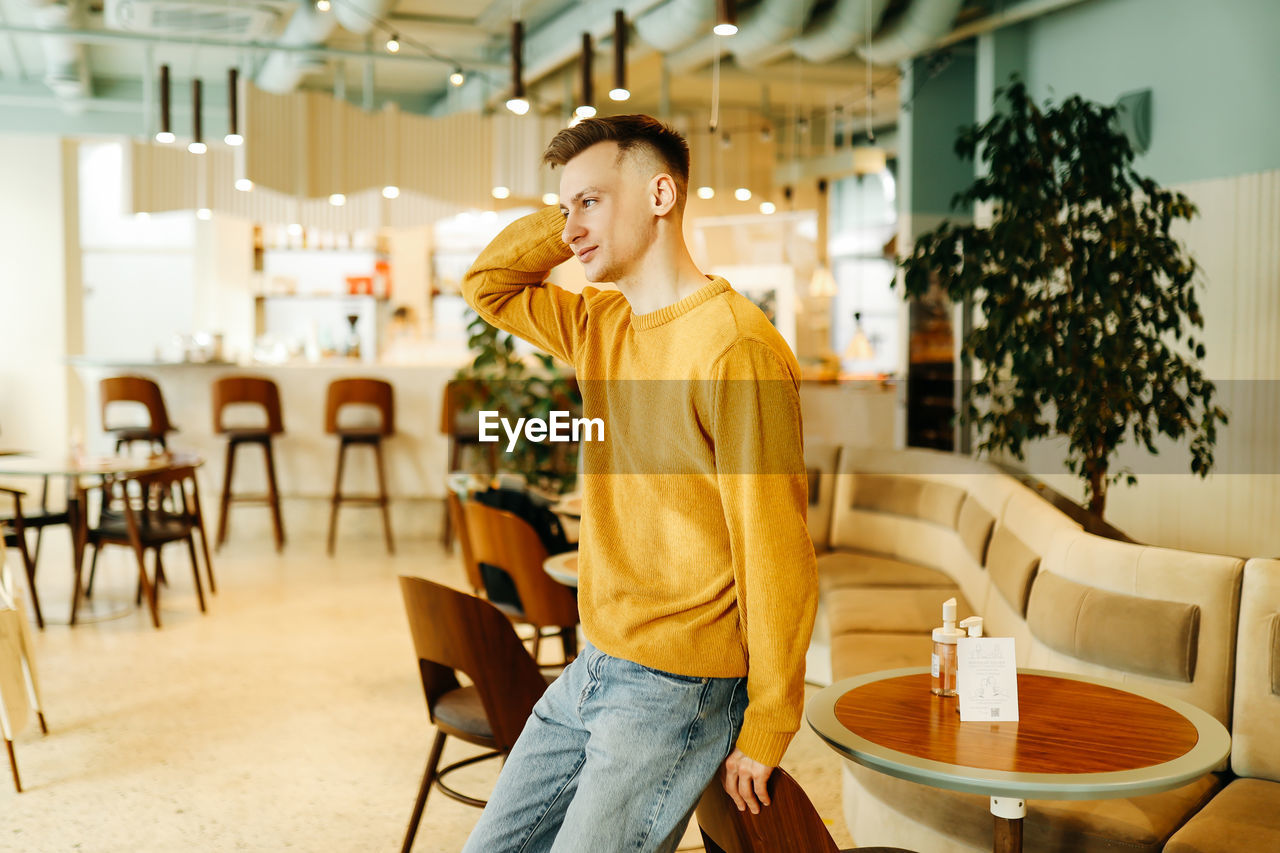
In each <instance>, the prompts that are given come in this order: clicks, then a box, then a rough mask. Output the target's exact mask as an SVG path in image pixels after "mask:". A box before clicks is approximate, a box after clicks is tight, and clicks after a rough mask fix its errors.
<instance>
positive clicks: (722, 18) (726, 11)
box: [711, 0, 738, 36]
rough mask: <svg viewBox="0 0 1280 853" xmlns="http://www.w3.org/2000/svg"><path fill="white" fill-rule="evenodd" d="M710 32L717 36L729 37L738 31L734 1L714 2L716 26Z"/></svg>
mask: <svg viewBox="0 0 1280 853" xmlns="http://www.w3.org/2000/svg"><path fill="white" fill-rule="evenodd" d="M711 31H712V32H713V33H715V34H716V35H718V36H731V35H733V34H734V33H736V32H737V31H738V4H737V3H736V2H735V0H716V25H715V26H714V27H712V29H711Z"/></svg>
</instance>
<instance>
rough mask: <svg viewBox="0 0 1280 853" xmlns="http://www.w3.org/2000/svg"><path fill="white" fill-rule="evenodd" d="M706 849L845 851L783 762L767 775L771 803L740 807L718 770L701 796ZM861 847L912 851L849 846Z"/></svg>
mask: <svg viewBox="0 0 1280 853" xmlns="http://www.w3.org/2000/svg"><path fill="white" fill-rule="evenodd" d="M698 828H699V829H700V830H701V831H702V843H703V845H704V846H705V847H706V848H707V853H780V851H784V850H785V851H787V853H843V851H841V850H840V849H839V848H838V847H836V842H835V840H834V839H832V837H831V833H830V832H829V831H827V827H826V824H824V823H823V822H822V818H821V817H819V816H818V812H817V810H816V809H815V808H814V807H813V803H812V802H810V801H809V797H808V795H806V794H805V792H804V789H803V788H801V787H800V785H799V783H797V782H796V780H795V779H793V778H792V777H791V775H790V774H789V773H787V771H785V770H783V769H782V768H781V767H775V768H774V769H773V773H771V774H770V775H769V805H768V806H765V807H764V808H762V809H761V810H760V814H752V813H751V812H750V811H741V812H740V811H738V807H737V806H736V805H734V803H733V798H732V797H730V796H729V795H728V794H727V793H725V790H724V787H723V786H722V785H721V783H720V778H719V776H717V777H716V778H715V779H713V780H712V781H711V784H710V785H708V786H707V790H706V791H705V792H704V793H703V794H702V799H701V800H699V801H698ZM850 849H851V850H854V849H856V850H858V851H859V853H911V851H910V850H903V849H902V848H900V847H857V848H850Z"/></svg>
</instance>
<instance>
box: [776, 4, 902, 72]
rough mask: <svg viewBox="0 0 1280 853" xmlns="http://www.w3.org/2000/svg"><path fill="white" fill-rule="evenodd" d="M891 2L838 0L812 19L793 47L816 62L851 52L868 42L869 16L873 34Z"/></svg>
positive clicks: (795, 50)
mask: <svg viewBox="0 0 1280 853" xmlns="http://www.w3.org/2000/svg"><path fill="white" fill-rule="evenodd" d="M888 5H889V0H836V2H835V5H834V6H832V7H831V8H830V9H828V10H827V11H826V12H824V13H823V14H821V15H819V16H817V17H815V18H814V19H813V23H812V24H811V25H810V26H809V28H808V29H807V30H806V31H805V33H804V34H803V35H801V36H799V37H798V38H796V39H795V40H794V41H792V42H791V50H792V51H793V52H794V53H795V55H796V56H798V57H800V58H801V59H804V60H806V61H808V62H814V63H823V62H831V61H832V60H834V59H839V58H840V57H842V56H844V55H846V54H848V53H852V52H853V50H854V49H855V48H857V47H858V46H859V45H865V44H866V42H867V36H868V33H867V19H868V17H869V18H870V20H871V33H872V34H874V33H875V31H876V28H877V27H879V26H880V18H881V16H883V15H884V10H885V7H886V6H888ZM868 6H869V7H871V8H870V10H868V8H867V7H868Z"/></svg>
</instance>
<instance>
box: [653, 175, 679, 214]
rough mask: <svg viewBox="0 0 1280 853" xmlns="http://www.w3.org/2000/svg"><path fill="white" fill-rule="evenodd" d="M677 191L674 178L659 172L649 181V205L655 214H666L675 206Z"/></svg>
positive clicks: (677, 196)
mask: <svg viewBox="0 0 1280 853" xmlns="http://www.w3.org/2000/svg"><path fill="white" fill-rule="evenodd" d="M678 198H679V193H678V191H677V189H676V180H675V178H673V177H671V176H670V175H668V174H667V173H666V172H659V173H658V174H656V175H654V176H653V179H652V180H650V181H649V206H650V208H651V209H652V210H653V212H654V214H655V215H657V216H666V215H667V214H668V213H670V212H671V211H672V210H673V209H675V206H676V200H677V199H678Z"/></svg>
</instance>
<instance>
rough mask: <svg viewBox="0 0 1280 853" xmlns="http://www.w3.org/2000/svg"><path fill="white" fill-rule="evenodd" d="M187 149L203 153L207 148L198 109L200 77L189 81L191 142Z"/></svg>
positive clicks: (194, 152)
mask: <svg viewBox="0 0 1280 853" xmlns="http://www.w3.org/2000/svg"><path fill="white" fill-rule="evenodd" d="M187 150H188V151H190V152H191V153H192V154H203V153H204V152H205V151H207V150H208V146H207V145H205V144H204V133H203V126H202V124H201V109H200V78H198V77H197V78H195V79H193V80H192V81H191V142H190V144H188V145H187Z"/></svg>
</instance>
